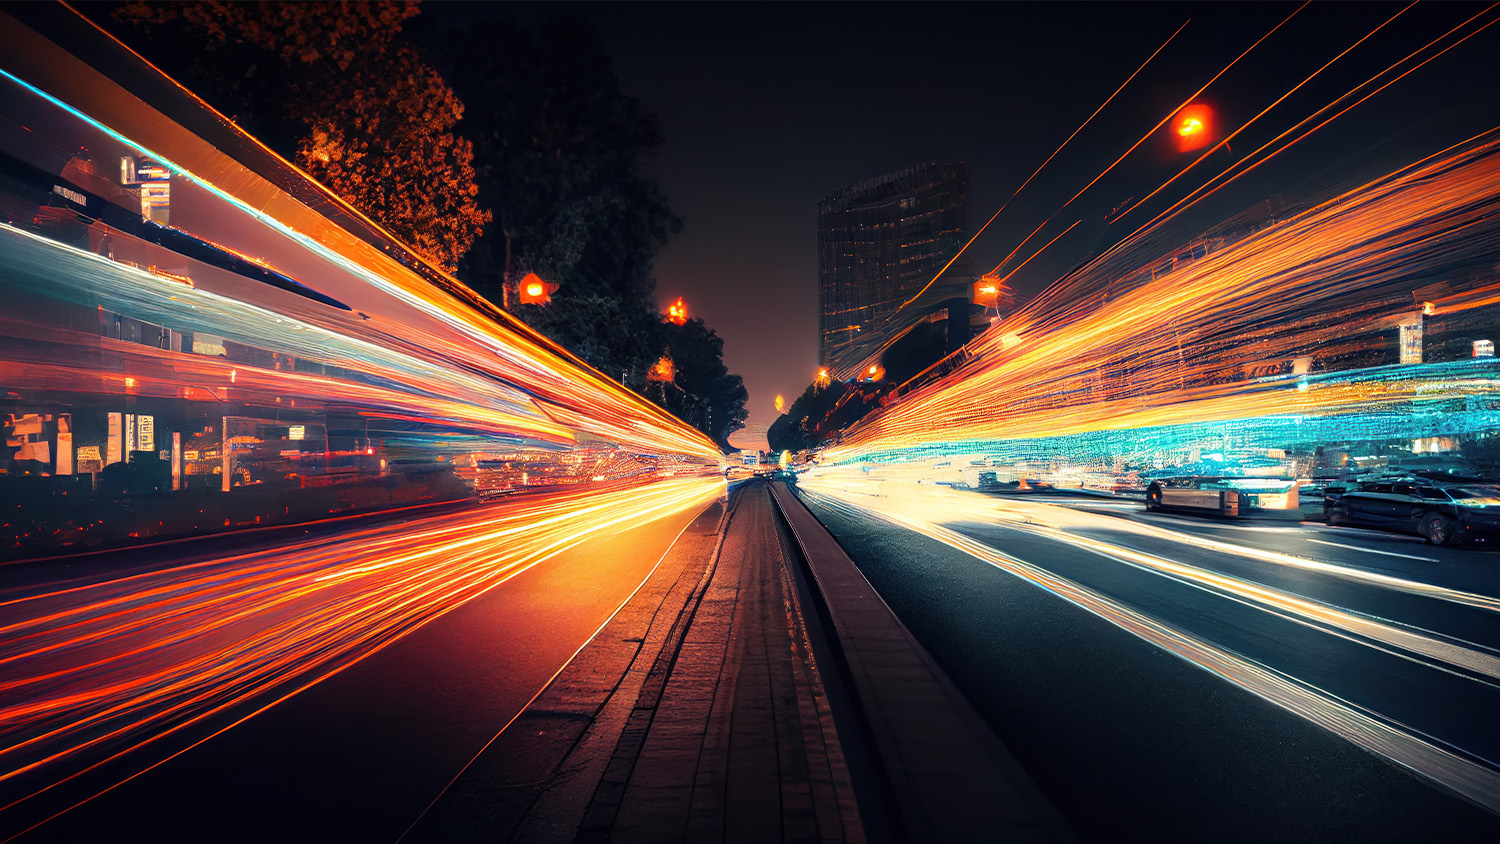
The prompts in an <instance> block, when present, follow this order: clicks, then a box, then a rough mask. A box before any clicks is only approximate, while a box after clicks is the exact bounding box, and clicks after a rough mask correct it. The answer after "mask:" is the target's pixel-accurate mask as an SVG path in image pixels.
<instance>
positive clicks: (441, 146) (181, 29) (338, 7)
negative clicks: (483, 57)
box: [115, 0, 490, 271]
mask: <svg viewBox="0 0 1500 844" xmlns="http://www.w3.org/2000/svg"><path fill="white" fill-rule="evenodd" d="M417 13H418V5H417V3H416V2H415V0H402V1H401V2H371V3H274V2H268V3H233V2H220V0H196V2H189V3H171V4H156V3H145V2H139V0H136V2H130V3H127V4H125V5H124V6H122V7H120V8H119V9H118V10H117V11H116V14H115V17H117V18H118V19H120V20H122V21H125V22H127V23H128V24H130V25H131V26H132V28H133V29H134V30H136V31H137V34H138V37H137V38H136V39H133V40H137V41H140V42H141V47H142V48H143V52H145V53H146V54H147V56H148V57H149V58H151V59H153V61H156V62H157V63H158V64H159V65H160V66H162V67H163V68H164V69H166V70H167V71H168V72H169V73H172V74H173V75H177V76H180V77H182V78H183V79H184V80H185V81H186V82H187V84H188V86H189V87H190V88H192V89H193V90H194V91H195V92H197V93H199V94H200V95H201V96H203V97H204V98H205V99H206V100H207V101H208V102H209V103H210V104H212V105H214V106H215V107H217V108H219V109H220V110H221V111H224V112H226V113H228V114H229V115H230V116H231V117H232V118H233V119H235V120H236V121H237V122H239V123H240V124H241V125H243V126H245V127H246V128H247V129H249V131H250V132H251V134H254V135H256V136H257V137H258V138H260V139H261V140H262V141H263V142H265V143H267V144H268V145H269V146H270V147H271V148H272V149H275V150H276V151H277V152H279V153H281V154H282V155H283V156H285V157H287V158H290V159H293V160H295V161H296V162H297V164H298V165H300V166H301V167H303V169H305V170H307V171H308V172H309V173H310V174H311V175H312V176H313V177H314V178H316V179H318V180H319V181H321V182H322V183H323V184H325V185H326V186H327V187H328V188H329V189H331V190H333V192H334V193H336V194H338V195H339V196H341V197H343V198H344V199H345V200H347V201H348V202H349V203H350V204H351V205H353V206H354V207H356V208H358V209H359V210H361V211H362V212H364V213H366V214H368V215H369V216H370V217H371V218H372V219H374V220H375V221H376V222H378V223H380V224H381V225H383V226H385V227H386V228H387V229H389V230H390V231H391V232H392V233H393V234H395V235H396V236H397V237H399V238H401V239H402V240H404V241H405V242H406V243H408V244H409V245H411V246H412V248H413V249H415V250H416V251H417V252H418V253H419V254H421V255H422V256H423V257H425V258H427V259H428V260H430V261H432V262H433V263H435V264H437V265H438V266H441V267H443V268H444V269H446V270H449V271H453V270H455V269H456V268H457V266H458V263H459V260H460V259H461V258H462V257H463V255H464V253H465V252H467V251H468V249H469V247H470V246H471V245H472V244H473V242H474V241H475V240H476V239H477V238H478V237H479V235H480V233H481V232H482V231H483V229H484V226H485V224H486V223H488V222H489V220H490V214H489V212H488V211H485V210H483V209H481V208H480V207H479V204H478V193H479V189H478V184H477V182H476V179H475V172H474V167H473V157H474V154H473V146H472V145H471V144H470V143H469V142H468V141H467V140H465V139H463V138H461V137H459V136H458V135H457V134H456V133H455V131H454V129H455V126H456V124H457V123H458V121H459V119H460V118H461V117H462V116H463V113H464V108H463V104H462V103H461V102H460V101H459V99H458V97H457V95H456V94H455V93H454V92H453V90H452V89H451V88H450V87H449V86H448V85H447V83H445V82H444V81H443V79H442V77H441V76H440V75H439V74H438V72H437V70H436V69H435V68H434V67H432V66H431V65H430V64H428V63H427V62H425V61H424V60H423V59H422V57H421V56H420V55H419V54H418V53H417V52H416V50H415V48H414V47H412V46H411V45H410V44H408V43H406V42H405V41H403V40H402V39H401V37H400V36H401V32H402V28H403V24H404V23H405V22H406V21H408V20H409V19H411V18H412V17H414V16H416V15H417ZM127 34H129V33H127Z"/></svg>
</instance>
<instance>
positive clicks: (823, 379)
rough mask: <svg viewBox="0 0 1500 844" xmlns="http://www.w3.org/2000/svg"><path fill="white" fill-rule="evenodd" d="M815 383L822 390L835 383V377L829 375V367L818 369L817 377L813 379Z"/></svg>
mask: <svg viewBox="0 0 1500 844" xmlns="http://www.w3.org/2000/svg"><path fill="white" fill-rule="evenodd" d="M813 383H814V384H817V385H818V389H820V390H821V389H822V388H824V387H826V386H828V385H829V384H831V383H833V376H832V375H829V374H828V367H826V366H823V367H819V368H818V374H817V377H815V378H813Z"/></svg>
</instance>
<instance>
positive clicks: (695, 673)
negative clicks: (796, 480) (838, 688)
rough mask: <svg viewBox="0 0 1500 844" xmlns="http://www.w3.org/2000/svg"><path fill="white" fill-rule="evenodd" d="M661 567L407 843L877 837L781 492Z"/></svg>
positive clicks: (692, 533) (759, 500)
mask: <svg viewBox="0 0 1500 844" xmlns="http://www.w3.org/2000/svg"><path fill="white" fill-rule="evenodd" d="M723 520H724V514H723V509H722V508H721V507H719V506H715V507H712V508H710V509H709V510H708V511H706V512H705V513H704V514H703V515H701V516H700V517H699V518H698V519H697V520H696V521H694V522H693V524H691V525H690V526H689V527H688V529H687V531H685V532H684V534H683V536H682V538H681V539H680V540H679V541H678V543H677V545H676V546H675V547H674V548H673V549H672V551H671V552H670V553H669V554H668V555H667V557H666V559H664V560H663V562H662V564H661V566H660V567H658V569H657V570H656V572H655V573H654V574H653V575H652V576H651V578H649V579H648V581H647V582H646V584H645V585H644V586H643V587H642V588H641V590H640V591H639V592H638V593H637V594H636V595H635V596H634V597H633V598H632V599H631V600H630V601H629V602H628V603H627V604H626V606H625V607H624V608H623V609H622V610H621V611H620V612H619V613H618V614H617V615H616V616H615V617H614V618H613V619H612V620H611V621H610V622H609V623H608V624H606V625H605V627H604V628H603V629H602V630H601V631H600V633H599V634H598V635H596V636H595V637H594V639H593V641H592V642H590V643H589V644H588V645H587V646H586V647H585V648H584V649H583V650H582V651H580V652H579V654H578V655H577V657H575V658H574V660H573V661H572V662H571V663H570V664H569V665H568V666H567V667H566V668H564V669H563V671H562V672H561V673H560V674H559V675H558V676H557V678H556V679H555V680H553V682H552V683H551V684H550V685H549V686H548V687H547V688H546V689H545V690H544V691H543V692H542V693H541V694H540V695H539V696H538V697H537V699H536V700H535V701H533V702H532V704H531V705H530V706H528V707H527V709H526V710H525V711H524V712H523V713H522V714H521V715H520V716H519V717H517V719H516V720H515V721H514V722H512V723H511V724H510V725H509V726H508V727H507V728H506V729H505V730H504V731H503V732H502V733H501V734H500V735H499V736H497V737H496V739H495V740H494V741H493V742H491V744H490V745H489V746H488V747H487V748H486V749H485V750H484V751H483V752H482V753H481V754H480V755H479V756H478V757H477V758H476V759H475V760H474V761H473V762H472V763H471V764H470V765H469V767H468V768H467V769H466V770H465V771H464V772H463V773H462V774H461V775H460V776H459V777H458V778H457V779H456V780H455V781H454V782H453V784H452V785H451V786H450V787H449V788H448V790H447V791H446V792H445V793H444V794H443V795H442V796H441V797H440V798H439V799H438V800H437V801H436V802H435V803H434V804H433V806H432V807H431V808H430V809H429V810H428V812H427V813H426V814H425V815H424V816H423V817H422V818H421V819H420V820H419V821H418V822H417V823H416V824H415V825H414V826H413V828H412V829H411V830H410V831H409V832H408V834H407V835H406V837H405V838H404V839H403V841H411V842H423V841H433V842H438V841H444V842H447V841H471V840H473V841H477V840H486V841H496V840H501V841H560V840H575V839H576V840H583V841H618V842H636V841H640V842H657V841H777V840H797V841H814V840H816V841H855V842H858V841H863V840H864V834H863V830H862V828H861V826H860V821H859V813H858V808H857V806H856V803H855V798H854V791H853V787H852V785H851V782H850V776H849V771H848V768H847V765H846V764H845V762H844V756H843V750H842V747H841V745H840V743H839V737H838V732H837V731H836V730H835V728H834V723H833V717H832V714H831V711H830V708H829V705H828V701H827V698H826V693H825V691H824V688H823V683H822V679H821V676H820V675H819V672H818V666H817V665H816V664H815V661H814V659H813V657H812V653H811V647H810V645H809V640H808V632H807V630H806V629H805V628H804V626H803V623H804V622H803V618H804V616H803V612H802V607H801V606H800V602H799V601H798V599H797V596H796V589H795V586H794V584H793V582H792V580H791V572H790V571H789V569H788V567H787V566H786V564H785V556H786V550H787V549H786V548H784V546H783V539H782V535H781V531H780V529H779V528H778V526H777V522H776V519H775V514H774V511H773V505H772V504H771V500H770V496H769V495H768V492H767V488H766V487H765V486H764V485H762V484H754V485H751V486H749V487H747V488H744V489H743V490H742V491H741V492H740V493H739V494H738V495H737V496H736V500H734V501H732V502H731V511H730V514H729V518H728V523H727V525H722V530H721V524H722V522H723Z"/></svg>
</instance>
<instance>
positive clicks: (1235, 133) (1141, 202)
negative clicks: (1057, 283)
mask: <svg viewBox="0 0 1500 844" xmlns="http://www.w3.org/2000/svg"><path fill="white" fill-rule="evenodd" d="M1418 2H1420V0H1412V2H1411V3H1408V4H1407V5H1406V6H1404V7H1402V9H1401V10H1400V11H1398V12H1396V14H1394V15H1391V16H1390V17H1389V18H1386V19H1385V20H1384V21H1382V22H1381V23H1380V25H1379V26H1377V27H1375V28H1374V29H1372V30H1370V31H1369V32H1367V33H1365V35H1364V37H1363V38H1360V39H1359V40H1358V41H1355V42H1354V43H1353V44H1350V45H1349V46H1348V47H1345V48H1344V50H1343V52H1341V53H1339V54H1338V55H1336V56H1334V57H1333V58H1331V59H1329V60H1328V61H1327V62H1325V63H1324V64H1323V66H1322V67H1320V68H1318V69H1317V70H1315V71H1313V72H1312V73H1310V74H1308V75H1307V77H1306V78H1304V79H1303V80H1302V81H1301V82H1298V83H1297V84H1296V85H1293V86H1292V88H1291V90H1289V91H1287V92H1286V93H1285V94H1282V95H1281V96H1280V97H1277V98H1276V100H1275V101H1274V102H1272V103H1271V104H1270V105H1268V106H1266V107H1265V108H1263V109H1261V110H1260V113H1259V114H1257V115H1255V116H1254V117H1252V118H1250V119H1249V120H1247V121H1245V122H1244V123H1243V124H1241V125H1240V128H1238V129H1236V130H1234V131H1233V132H1231V133H1229V134H1228V135H1226V136H1225V137H1224V139H1223V140H1221V141H1219V142H1218V143H1216V144H1214V145H1213V146H1212V147H1209V148H1208V151H1207V152H1204V153H1203V154H1202V155H1200V156H1198V157H1197V158H1196V159H1194V160H1193V162H1192V163H1191V164H1189V165H1188V166H1186V167H1184V168H1182V169H1181V170H1179V171H1177V173H1176V174H1175V175H1173V176H1172V177H1171V178H1170V179H1167V180H1166V181H1165V182H1163V183H1162V184H1161V186H1160V187H1158V188H1157V189H1156V190H1153V191H1152V192H1150V193H1148V194H1146V195H1145V196H1144V197H1142V198H1141V199H1139V200H1138V201H1137V202H1136V203H1135V204H1134V205H1132V206H1130V207H1129V208H1126V209H1125V210H1124V211H1121V212H1120V213H1119V214H1117V215H1115V218H1114V220H1111V221H1110V222H1111V224H1113V223H1115V222H1118V221H1119V220H1121V219H1122V218H1124V217H1126V216H1127V215H1129V214H1130V212H1131V211H1134V210H1135V209H1137V208H1139V207H1141V206H1142V205H1144V204H1145V203H1147V202H1149V201H1150V200H1151V199H1152V197H1154V196H1156V195H1157V194H1159V193H1161V192H1162V191H1164V190H1166V189H1167V188H1168V187H1169V186H1170V185H1171V184H1172V183H1173V182H1175V181H1177V180H1178V179H1180V178H1182V177H1183V176H1185V175H1187V173H1188V171H1189V170H1192V169H1193V168H1194V167H1197V166H1198V165H1199V164H1201V163H1202V162H1203V159H1205V158H1208V157H1209V156H1210V155H1213V154H1214V153H1215V152H1217V151H1218V150H1219V149H1221V148H1223V147H1227V146H1229V142H1230V141H1232V140H1234V139H1235V138H1237V137H1239V135H1240V133H1241V132H1243V131H1245V130H1246V129H1249V128H1250V127H1251V126H1253V125H1254V124H1255V122H1256V121H1257V120H1260V119H1261V118H1262V117H1265V116H1266V114H1267V113H1268V112H1270V111H1271V109H1273V108H1275V107H1277V106H1278V105H1281V104H1282V103H1283V102H1285V101H1286V98H1287V97H1290V96H1291V95H1293V94H1295V93H1297V92H1298V91H1299V90H1301V89H1302V87H1303V86H1304V85H1306V84H1307V83H1309V82H1311V81H1313V80H1314V79H1316V78H1317V77H1318V74H1320V73H1322V72H1323V71H1325V70H1327V69H1328V68H1329V67H1331V66H1333V63H1334V62H1337V61H1338V60H1339V59H1341V58H1343V57H1344V56H1347V55H1349V53H1350V52H1351V51H1353V50H1354V48H1355V47H1358V46H1359V45H1361V44H1363V43H1365V42H1366V41H1368V40H1370V39H1371V38H1372V37H1374V35H1375V33H1377V32H1379V31H1380V30H1382V29H1385V27H1386V25H1387V24H1389V23H1391V22H1392V21H1394V20H1395V19H1396V18H1399V17H1401V16H1402V15H1404V14H1406V13H1407V11H1409V10H1410V9H1411V7H1413V6H1415V5H1417V3H1418Z"/></svg>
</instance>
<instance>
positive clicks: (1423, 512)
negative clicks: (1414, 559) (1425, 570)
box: [1326, 479, 1500, 545]
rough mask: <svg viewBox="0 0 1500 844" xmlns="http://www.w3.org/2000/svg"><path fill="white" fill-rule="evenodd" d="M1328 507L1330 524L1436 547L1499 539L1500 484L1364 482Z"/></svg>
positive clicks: (1406, 481)
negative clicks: (1400, 535)
mask: <svg viewBox="0 0 1500 844" xmlns="http://www.w3.org/2000/svg"><path fill="white" fill-rule="evenodd" d="M1326 507H1327V513H1326V515H1327V520H1328V524H1330V525H1334V526H1351V527H1372V528H1383V529H1386V530H1396V531H1402V532H1404V533H1415V534H1417V535H1418V536H1421V537H1422V538H1424V539H1426V540H1427V541H1428V542H1429V543H1431V544H1433V545H1447V544H1449V543H1451V542H1476V541H1487V540H1494V539H1496V538H1497V537H1500V486H1491V485H1485V484H1458V485H1452V486H1447V485H1442V486H1440V485H1438V484H1434V483H1431V482H1428V481H1425V480H1422V479H1413V480H1405V481H1377V482H1370V483H1363V484H1360V485H1359V488H1358V489H1355V490H1351V491H1349V492H1345V493H1344V494H1343V495H1341V496H1339V497H1338V498H1337V499H1335V500H1331V501H1328V502H1327V504H1326Z"/></svg>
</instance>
